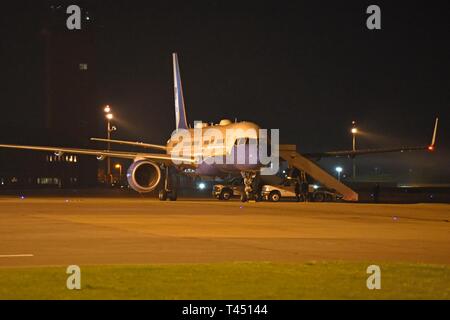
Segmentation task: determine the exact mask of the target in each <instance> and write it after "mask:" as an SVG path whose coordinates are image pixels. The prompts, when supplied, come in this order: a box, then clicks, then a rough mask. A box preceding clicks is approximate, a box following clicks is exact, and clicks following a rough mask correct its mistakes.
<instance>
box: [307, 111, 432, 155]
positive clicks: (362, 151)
mask: <svg viewBox="0 0 450 320" xmlns="http://www.w3.org/2000/svg"><path fill="white" fill-rule="evenodd" d="M438 121H439V119H438V118H436V121H435V124H434V130H433V137H432V138H431V144H430V145H426V146H416V147H399V148H381V149H358V150H342V151H326V152H313V153H302V155H303V156H305V157H308V158H318V159H320V158H327V157H350V158H353V157H356V156H361V155H366V154H375V153H388V152H405V151H417V150H428V151H434V148H435V146H436V133H437V127H438Z"/></svg>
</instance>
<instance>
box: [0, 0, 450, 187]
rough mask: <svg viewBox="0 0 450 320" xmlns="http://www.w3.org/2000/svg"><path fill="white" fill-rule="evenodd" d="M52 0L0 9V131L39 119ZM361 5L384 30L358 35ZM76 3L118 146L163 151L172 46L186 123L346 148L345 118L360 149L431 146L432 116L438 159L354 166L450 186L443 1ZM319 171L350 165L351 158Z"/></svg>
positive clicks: (370, 160) (170, 122)
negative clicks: (241, 123)
mask: <svg viewBox="0 0 450 320" xmlns="http://www.w3.org/2000/svg"><path fill="white" fill-rule="evenodd" d="M60 2H61V3H64V1H60ZM191 2H192V3H193V4H192V3H191ZM394 2H395V3H394ZM53 3H55V1H53ZM70 3H74V4H76V3H78V2H77V1H71V2H70ZM49 4H50V2H47V1H28V2H27V1H21V3H20V4H14V5H13V4H9V5H7V6H5V7H4V6H3V4H2V10H1V17H2V18H1V25H0V27H1V31H0V32H1V39H2V41H1V52H0V56H1V58H2V59H1V61H2V72H1V76H0V79H1V80H0V81H1V89H0V101H1V106H0V108H1V118H0V125H1V126H8V127H22V128H26V129H24V130H27V128H29V130H39V126H40V125H41V123H42V117H43V115H42V114H43V112H42V110H43V109H44V104H45V102H44V93H43V84H42V81H41V79H42V73H43V72H44V71H43V70H44V68H43V66H42V64H43V60H44V58H43V54H42V43H41V42H40V40H39V32H40V28H41V27H40V26H41V25H42V22H43V19H45V12H46V9H47V8H48V6H49ZM369 4H378V5H379V6H380V7H381V12H382V13H381V15H382V30H375V31H370V30H368V29H367V28H366V18H367V16H368V15H367V14H366V13H365V10H366V8H367V6H368V5H369ZM81 7H82V8H86V7H88V8H89V9H88V10H89V14H90V18H91V23H92V24H94V25H95V28H96V33H97V55H98V63H99V64H98V66H97V70H98V73H97V78H98V89H99V99H98V108H100V107H101V105H102V104H105V103H109V104H110V105H111V106H112V108H113V109H114V113H115V116H116V117H117V126H118V128H119V130H118V132H117V133H116V135H115V138H119V139H132V140H142V141H147V142H150V143H165V141H166V140H167V138H168V137H169V135H170V133H171V132H172V130H173V129H174V108H173V88H172V85H173V84H172V65H171V53H172V52H178V54H179V59H180V68H181V76H182V80H183V87H184V88H183V89H184V95H185V100H186V107H187V114H188V121H189V122H191V123H192V122H193V121H194V120H203V121H206V122H218V121H219V120H220V119H222V118H230V119H233V120H234V119H235V118H237V119H238V120H248V121H253V122H256V123H258V124H259V125H260V126H262V127H264V128H279V129H280V132H281V141H282V142H283V143H294V144H296V145H297V148H298V149H299V150H301V151H305V152H313V151H330V150H342V149H351V135H350V133H349V129H350V124H351V121H352V120H356V121H357V123H358V127H359V128H360V130H361V131H362V135H361V136H359V137H358V145H357V147H358V148H368V147H395V146H401V145H425V144H428V143H429V141H430V139H431V133H432V128H433V124H434V118H435V117H436V116H439V118H440V128H439V132H438V140H437V148H438V151H437V152H436V153H434V154H428V153H420V152H419V153H417V152H416V153H409V154H391V155H383V156H369V157H367V156H366V157H360V158H358V164H359V166H360V170H361V172H363V171H364V172H365V173H367V174H369V173H371V172H373V170H376V172H382V173H387V174H394V175H397V176H399V177H402V179H406V178H405V177H408V175H410V176H411V175H412V177H414V178H416V179H418V180H420V179H422V180H424V181H425V180H426V181H428V180H430V179H431V180H433V181H439V182H450V165H449V163H450V148H449V144H450V129H449V121H450V111H449V109H450V90H449V89H450V59H449V58H450V44H449V39H450V37H449V35H450V21H449V12H450V6H449V4H448V1H422V2H415V1H258V2H256V1H255V2H254V1H190V2H188V1H184V2H180V3H177V2H175V1H146V2H133V1H84V2H82V4H81ZM62 107H63V106H62ZM0 140H1V142H2V143H8V142H9V141H3V140H2V139H1V137H0ZM322 164H323V165H324V166H326V167H329V168H331V167H332V166H335V165H337V164H341V165H343V166H344V169H345V170H346V171H349V170H350V162H349V161H348V160H345V159H330V160H328V161H322ZM375 168H377V169H375Z"/></svg>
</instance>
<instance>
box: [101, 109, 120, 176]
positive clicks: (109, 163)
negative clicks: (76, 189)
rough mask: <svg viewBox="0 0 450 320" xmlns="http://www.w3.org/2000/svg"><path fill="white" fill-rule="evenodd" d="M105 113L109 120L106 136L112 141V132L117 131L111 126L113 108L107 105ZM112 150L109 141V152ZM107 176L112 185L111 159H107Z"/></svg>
mask: <svg viewBox="0 0 450 320" xmlns="http://www.w3.org/2000/svg"><path fill="white" fill-rule="evenodd" d="M103 111H104V112H105V113H106V115H105V118H106V120H107V127H106V136H107V138H108V140H111V132H113V131H116V130H117V128H116V127H115V126H111V120H112V119H113V118H114V116H113V114H112V113H111V107H110V106H109V105H106V106H105V108H104V109H103ZM110 149H111V144H110V142H109V141H108V151H110ZM106 166H107V167H106V174H107V176H108V179H107V183H109V184H111V182H112V175H111V158H110V157H107V159H106Z"/></svg>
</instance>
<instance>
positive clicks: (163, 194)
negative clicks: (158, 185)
mask: <svg viewBox="0 0 450 320" xmlns="http://www.w3.org/2000/svg"><path fill="white" fill-rule="evenodd" d="M158 198H159V200H160V201H166V200H167V191H166V190H164V189H163V190H160V191H159V194H158Z"/></svg>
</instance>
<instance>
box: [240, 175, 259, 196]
mask: <svg viewBox="0 0 450 320" xmlns="http://www.w3.org/2000/svg"><path fill="white" fill-rule="evenodd" d="M241 175H242V178H244V191H243V192H242V193H241V201H242V202H246V201H249V200H255V201H258V200H259V195H258V193H257V192H256V191H257V190H258V188H255V187H254V186H255V182H256V181H257V177H258V174H257V173H256V172H253V171H242V172H241ZM255 189H256V190H255Z"/></svg>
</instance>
